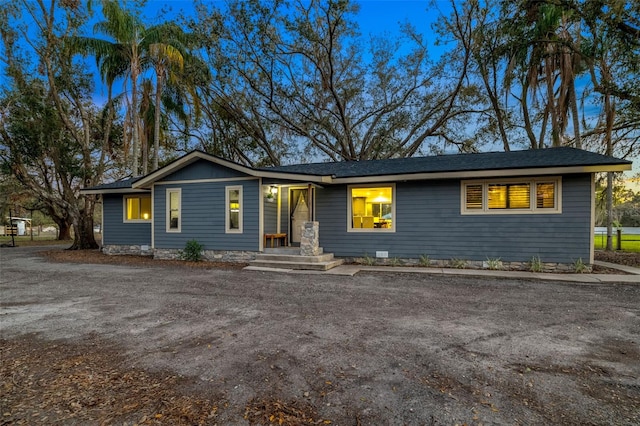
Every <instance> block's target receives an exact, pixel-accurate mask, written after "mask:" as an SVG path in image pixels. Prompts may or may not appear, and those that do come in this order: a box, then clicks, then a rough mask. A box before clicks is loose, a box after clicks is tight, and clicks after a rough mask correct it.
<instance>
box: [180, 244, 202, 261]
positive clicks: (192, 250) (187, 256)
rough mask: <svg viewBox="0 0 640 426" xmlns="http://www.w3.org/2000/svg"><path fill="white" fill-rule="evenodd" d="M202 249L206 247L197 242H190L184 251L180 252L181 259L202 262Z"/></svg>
mask: <svg viewBox="0 0 640 426" xmlns="http://www.w3.org/2000/svg"><path fill="white" fill-rule="evenodd" d="M202 249H204V246H203V245H202V244H200V243H199V242H197V241H196V240H189V241H187V244H185V246H184V250H181V251H180V259H182V260H186V261H189V262H200V261H201V260H202Z"/></svg>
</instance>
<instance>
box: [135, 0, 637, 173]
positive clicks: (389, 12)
mask: <svg viewBox="0 0 640 426" xmlns="http://www.w3.org/2000/svg"><path fill="white" fill-rule="evenodd" d="M355 1H356V2H357V3H358V4H359V5H360V11H359V12H358V14H357V15H356V16H355V19H356V21H357V22H358V25H359V27H360V32H361V34H362V35H363V36H365V37H366V36H369V35H381V34H384V33H388V34H389V35H390V36H392V37H393V36H396V35H397V34H398V33H399V28H400V27H401V25H402V24H403V23H405V22H409V23H411V24H412V25H413V26H414V27H415V28H416V29H417V30H418V32H419V33H422V34H423V35H424V37H425V41H426V43H427V44H428V46H429V51H430V55H431V57H432V58H433V59H436V58H437V57H438V56H439V55H440V54H441V52H443V51H444V50H445V47H444V46H436V45H435V41H436V35H435V34H434V32H433V29H432V25H433V23H434V22H435V21H436V20H437V19H438V16H439V15H440V14H449V13H450V11H451V0H434V1H432V0H359V1H358V0H355ZM454 1H455V0H454ZM210 3H213V4H218V5H220V6H223V5H224V3H225V2H224V0H212V1H210ZM193 13H194V7H193V2H192V1H188V0H148V1H147V5H146V6H145V8H144V19H145V21H146V22H148V23H150V24H156V23H159V22H162V21H168V20H171V19H172V18H176V17H178V16H179V15H180V14H184V15H192V14H193ZM638 170H640V169H639V168H638V166H637V165H634V171H633V173H634V174H635V173H638ZM628 175H631V173H628Z"/></svg>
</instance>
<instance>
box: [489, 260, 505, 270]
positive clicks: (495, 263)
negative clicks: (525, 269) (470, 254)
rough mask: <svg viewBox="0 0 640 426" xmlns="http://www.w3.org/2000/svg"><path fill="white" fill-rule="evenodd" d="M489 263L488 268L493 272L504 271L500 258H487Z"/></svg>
mask: <svg viewBox="0 0 640 426" xmlns="http://www.w3.org/2000/svg"><path fill="white" fill-rule="evenodd" d="M486 263H487V268H489V269H491V270H494V271H495V270H499V269H502V260H500V258H499V257H498V258H491V257H487V260H486Z"/></svg>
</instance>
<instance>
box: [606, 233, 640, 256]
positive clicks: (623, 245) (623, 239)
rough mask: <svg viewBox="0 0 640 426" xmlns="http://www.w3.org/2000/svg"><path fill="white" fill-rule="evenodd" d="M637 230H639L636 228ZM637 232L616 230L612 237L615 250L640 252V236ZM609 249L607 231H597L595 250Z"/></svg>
mask: <svg viewBox="0 0 640 426" xmlns="http://www.w3.org/2000/svg"><path fill="white" fill-rule="evenodd" d="M636 229H637V228H636ZM634 231H635V230H626V231H625V229H614V230H613V235H612V247H613V249H614V250H622V251H635V252H640V234H637V233H635V232H634ZM606 247H607V230H606V229H604V230H602V229H597V228H596V231H595V249H596V250H598V249H604V248H606Z"/></svg>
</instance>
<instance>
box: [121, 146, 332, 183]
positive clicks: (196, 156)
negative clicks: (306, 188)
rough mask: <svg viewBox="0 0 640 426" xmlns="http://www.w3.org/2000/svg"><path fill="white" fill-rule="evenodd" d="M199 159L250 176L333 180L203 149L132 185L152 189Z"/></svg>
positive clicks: (314, 180) (320, 180)
mask: <svg viewBox="0 0 640 426" xmlns="http://www.w3.org/2000/svg"><path fill="white" fill-rule="evenodd" d="M198 160H206V161H210V162H212V163H214V164H218V165H221V166H223V167H227V168H230V169H232V170H236V171H239V172H241V173H245V174H247V175H249V176H254V177H269V178H274V179H291V180H303V181H310V182H317V183H330V181H331V176H320V175H305V174H299V173H283V172H269V171H265V170H256V169H253V168H251V167H247V166H243V165H242V164H238V163H234V162H233V161H228V160H225V159H222V158H219V157H216V156H214V155H210V154H207V153H205V152H202V151H192V152H190V153H189V154H187V155H185V156H184V157H182V158H179V159H177V160H176V161H174V162H173V163H170V164H168V165H166V166H165V167H162V168H160V169H158V170H156V171H155V172H153V173H150V174H149V175H147V176H145V177H143V178H142V179H140V180H138V181H137V182H135V183H134V184H133V185H132V187H133V188H148V189H150V188H151V185H152V184H153V183H154V182H157V181H159V180H160V179H162V178H164V177H166V176H168V175H170V174H172V173H174V172H175V171H177V170H180V169H181V168H183V167H185V166H188V165H189V164H191V163H194V162H196V161H198Z"/></svg>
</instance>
